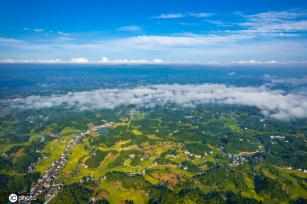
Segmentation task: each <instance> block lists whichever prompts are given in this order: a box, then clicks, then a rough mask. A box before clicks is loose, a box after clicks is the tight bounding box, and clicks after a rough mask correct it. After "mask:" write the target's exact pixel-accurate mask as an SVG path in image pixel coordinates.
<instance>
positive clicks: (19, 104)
mask: <svg viewBox="0 0 307 204" xmlns="http://www.w3.org/2000/svg"><path fill="white" fill-rule="evenodd" d="M1 103H5V104H9V106H10V107H11V108H17V109H44V108H52V107H65V108H75V109H79V110H93V109H112V108H116V107H119V106H121V105H138V106H142V107H155V106H164V105H167V104H176V105H179V106H182V107H194V106H196V105H201V104H207V103H221V104H230V105H247V106H255V107H258V108H259V109H260V110H261V112H262V113H263V114H264V115H265V116H268V117H272V118H275V119H282V120H288V119H292V118H305V117H307V98H306V96H304V95H299V94H293V93H285V92H283V91H281V90H271V89H269V88H267V87H265V86H260V87H235V86H226V85H223V84H199V85H179V84H160V85H150V86H138V87H133V88H114V89H98V90H93V91H83V92H70V93H67V94H63V95H51V96H29V97H25V98H16V99H10V100H6V101H1Z"/></svg>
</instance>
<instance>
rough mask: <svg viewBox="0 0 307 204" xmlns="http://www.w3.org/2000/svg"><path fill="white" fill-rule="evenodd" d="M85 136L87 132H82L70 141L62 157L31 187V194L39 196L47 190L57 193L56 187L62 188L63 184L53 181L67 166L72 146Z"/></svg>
mask: <svg viewBox="0 0 307 204" xmlns="http://www.w3.org/2000/svg"><path fill="white" fill-rule="evenodd" d="M84 136H85V134H84V133H81V134H80V135H77V136H75V137H74V138H73V139H71V140H70V141H69V143H68V145H67V146H66V148H65V151H64V152H63V153H62V154H61V157H60V159H59V160H57V161H55V162H53V163H52V167H51V168H50V169H48V170H47V171H46V172H45V173H44V175H43V176H42V177H41V178H40V179H39V180H38V183H37V184H36V185H35V186H34V187H33V188H32V189H31V195H34V196H36V197H38V196H40V195H41V194H42V193H44V192H47V191H49V192H51V191H52V192H53V194H55V193H57V190H55V189H59V188H61V187H62V186H63V184H54V183H53V181H54V179H55V178H56V175H57V173H58V172H59V171H60V169H61V168H63V167H64V166H65V164H66V162H67V158H68V156H69V151H70V150H71V148H72V147H73V146H75V145H77V144H78V143H79V142H80V141H81V140H82V137H84ZM33 167H34V166H33ZM49 196H53V195H49Z"/></svg>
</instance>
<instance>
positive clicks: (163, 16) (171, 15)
mask: <svg viewBox="0 0 307 204" xmlns="http://www.w3.org/2000/svg"><path fill="white" fill-rule="evenodd" d="M184 16H185V15H184V14H182V13H167V14H161V15H159V16H155V17H154V18H158V19H174V18H182V17H184Z"/></svg>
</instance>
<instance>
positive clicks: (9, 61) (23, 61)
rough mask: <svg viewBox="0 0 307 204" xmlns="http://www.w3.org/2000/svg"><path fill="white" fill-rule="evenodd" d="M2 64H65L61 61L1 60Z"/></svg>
mask: <svg viewBox="0 0 307 204" xmlns="http://www.w3.org/2000/svg"><path fill="white" fill-rule="evenodd" d="M0 63H42V64H49V63H50V64H56V63H64V61H62V60H61V59H58V58H56V59H11V58H8V59H0Z"/></svg>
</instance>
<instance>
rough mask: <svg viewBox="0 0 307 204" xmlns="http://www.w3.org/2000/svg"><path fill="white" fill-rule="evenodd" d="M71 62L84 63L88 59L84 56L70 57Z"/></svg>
mask: <svg viewBox="0 0 307 204" xmlns="http://www.w3.org/2000/svg"><path fill="white" fill-rule="evenodd" d="M70 62H71V63H77V64H78V63H80V64H84V63H88V59H86V58H84V57H79V58H72V59H71V60H70Z"/></svg>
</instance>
